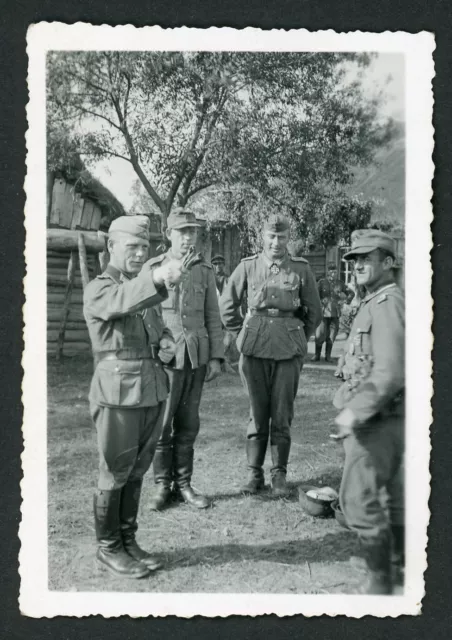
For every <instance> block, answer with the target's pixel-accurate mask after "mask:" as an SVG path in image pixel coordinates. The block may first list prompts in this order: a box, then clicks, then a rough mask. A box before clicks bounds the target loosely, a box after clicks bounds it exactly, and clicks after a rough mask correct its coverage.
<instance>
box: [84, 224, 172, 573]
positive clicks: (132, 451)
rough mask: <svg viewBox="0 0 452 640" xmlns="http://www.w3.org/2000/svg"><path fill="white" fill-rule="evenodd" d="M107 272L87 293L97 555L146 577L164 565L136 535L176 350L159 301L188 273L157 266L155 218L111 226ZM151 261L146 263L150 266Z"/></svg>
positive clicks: (106, 562)
mask: <svg viewBox="0 0 452 640" xmlns="http://www.w3.org/2000/svg"><path fill="white" fill-rule="evenodd" d="M108 249H109V252H110V263H109V265H108V267H107V269H106V270H105V271H104V273H102V275H100V276H98V277H97V278H95V279H94V280H92V281H91V282H90V283H89V284H88V286H87V287H86V289H85V292H84V315H85V319H86V323H87V325H88V330H89V335H90V339H91V344H92V349H93V355H94V363H95V370H94V375H93V379H92V382H91V389H90V394H89V400H90V411H91V415H92V417H93V420H94V423H95V425H96V429H97V436H98V446H99V459H100V472H99V481H98V490H97V492H96V494H95V496H94V519H95V525H96V536H97V540H98V549H97V559H98V561H99V562H100V563H101V564H102V565H103V566H105V567H106V568H107V569H108V570H109V571H110V572H112V573H113V574H115V575H119V576H122V577H125V578H143V577H145V576H147V575H149V573H150V572H151V571H153V570H155V569H158V568H159V567H160V565H159V563H158V562H156V561H155V559H154V558H153V557H152V556H151V555H150V554H149V553H147V552H146V551H143V549H141V548H140V547H139V546H138V544H137V542H136V540H135V533H136V531H137V514H138V507H139V502H140V494H141V485H142V482H143V476H144V474H145V473H146V471H147V470H148V468H149V466H150V464H151V462H152V456H153V454H154V450H155V446H156V444H157V440H158V437H159V435H160V432H161V428H162V421H163V413H164V407H165V400H166V397H167V395H168V381H167V377H166V374H165V372H164V370H163V367H162V364H161V362H160V360H159V357H158V355H159V352H161V351H162V352H164V353H165V354H166V357H168V352H169V355H170V357H171V353H174V342H173V340H172V337H171V334H170V332H168V331H167V330H165V329H164V326H163V322H162V319H161V313H160V312H159V310H158V307H156V305H159V303H160V302H161V301H162V300H165V299H166V298H167V296H168V293H167V288H166V285H170V284H171V285H174V284H177V283H178V282H179V280H180V278H181V265H180V262H179V261H175V260H172V261H170V262H167V263H166V264H165V265H162V266H161V267H159V268H158V269H154V270H153V271H150V270H149V268H148V265H147V264H144V262H145V260H146V257H147V254H148V250H149V219H148V218H146V217H145V216H123V217H120V218H117V219H116V220H114V221H113V222H112V224H111V226H110V230H109V239H108ZM143 265H144V266H143Z"/></svg>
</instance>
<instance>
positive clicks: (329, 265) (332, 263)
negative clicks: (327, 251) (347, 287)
mask: <svg viewBox="0 0 452 640" xmlns="http://www.w3.org/2000/svg"><path fill="white" fill-rule="evenodd" d="M327 269H328V271H337V266H336V265H335V264H334V262H329V263H328V267H327Z"/></svg>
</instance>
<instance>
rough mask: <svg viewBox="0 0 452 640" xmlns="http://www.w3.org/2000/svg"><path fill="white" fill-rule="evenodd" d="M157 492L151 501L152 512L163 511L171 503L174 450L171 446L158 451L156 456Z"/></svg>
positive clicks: (155, 480)
mask: <svg viewBox="0 0 452 640" xmlns="http://www.w3.org/2000/svg"><path fill="white" fill-rule="evenodd" d="M153 467H154V482H155V485H156V486H155V491H154V493H153V495H152V496H151V499H150V501H149V508H150V509H151V510H152V511H161V510H162V509H164V508H165V507H167V506H168V504H169V503H170V502H171V481H172V478H173V450H172V447H171V446H167V447H165V448H163V449H156V452H155V454H154V461H153Z"/></svg>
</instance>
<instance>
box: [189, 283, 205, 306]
mask: <svg viewBox="0 0 452 640" xmlns="http://www.w3.org/2000/svg"><path fill="white" fill-rule="evenodd" d="M192 295H193V306H194V308H195V309H196V311H204V299H205V289H204V286H203V285H202V284H194V285H193V294H192Z"/></svg>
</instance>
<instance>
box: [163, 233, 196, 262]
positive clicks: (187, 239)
mask: <svg viewBox="0 0 452 640" xmlns="http://www.w3.org/2000/svg"><path fill="white" fill-rule="evenodd" d="M167 235H168V238H169V240H170V241H171V250H172V252H173V254H174V256H175V257H176V258H179V257H181V256H184V255H185V254H186V253H187V252H188V250H189V249H190V247H194V246H195V244H196V238H197V237H198V227H183V228H182V229H170V230H169V231H168V233H167Z"/></svg>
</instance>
